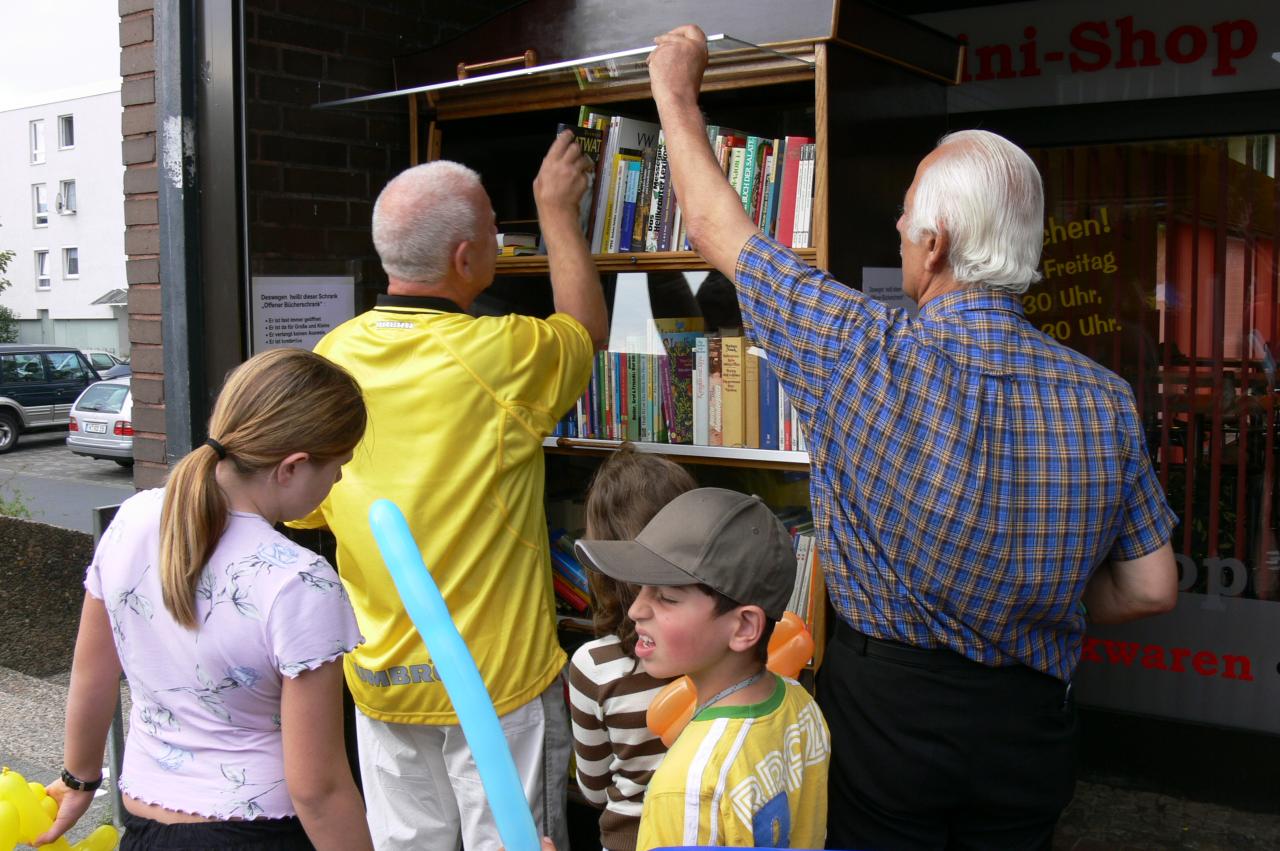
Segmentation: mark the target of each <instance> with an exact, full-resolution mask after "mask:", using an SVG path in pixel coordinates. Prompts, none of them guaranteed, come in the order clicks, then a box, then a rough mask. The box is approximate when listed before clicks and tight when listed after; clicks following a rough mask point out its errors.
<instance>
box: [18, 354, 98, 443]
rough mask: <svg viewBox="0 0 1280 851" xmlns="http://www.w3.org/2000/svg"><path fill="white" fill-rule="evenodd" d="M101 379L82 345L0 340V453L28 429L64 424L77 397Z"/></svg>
mask: <svg viewBox="0 0 1280 851" xmlns="http://www.w3.org/2000/svg"><path fill="white" fill-rule="evenodd" d="M98 380H99V376H98V373H97V371H96V370H94V368H93V365H92V364H90V363H89V359H88V358H86V357H85V356H84V354H83V353H82V352H80V351H79V350H78V349H72V348H69V347H67V346H44V345H35V344H32V345H28V344H24V343H0V453H3V452H8V451H9V450H10V449H13V447H14V446H15V445H16V444H17V442H18V435H20V434H22V433H23V432H24V431H42V430H48V429H56V428H62V427H64V426H66V425H67V423H68V422H69V421H70V415H71V405H72V403H73V402H75V400H76V397H78V396H79V395H80V392H81V391H82V390H84V389H85V387H87V386H89V385H90V384H92V383H93V382H95V381H98Z"/></svg>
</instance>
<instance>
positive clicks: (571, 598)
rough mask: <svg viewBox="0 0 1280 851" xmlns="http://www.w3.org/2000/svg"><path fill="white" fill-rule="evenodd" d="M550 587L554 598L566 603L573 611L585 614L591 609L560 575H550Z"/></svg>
mask: <svg viewBox="0 0 1280 851" xmlns="http://www.w3.org/2000/svg"><path fill="white" fill-rule="evenodd" d="M543 587H546V586H543ZM551 587H552V588H553V589H554V590H555V592H556V596H557V597H559V598H560V599H561V600H564V601H565V602H566V603H568V604H569V605H570V606H571V607H572V608H573V609H574V610H575V611H579V612H585V611H586V610H587V609H589V608H591V604H590V603H589V602H587V600H586V599H585V598H584V597H583V596H582V594H580V593H578V591H576V590H575V589H574V587H573V586H572V585H570V584H569V583H568V581H566V580H565V579H564V578H563V577H561V576H560V574H558V573H555V572H553V573H552V574H551Z"/></svg>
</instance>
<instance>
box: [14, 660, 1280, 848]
mask: <svg viewBox="0 0 1280 851" xmlns="http://www.w3.org/2000/svg"><path fill="white" fill-rule="evenodd" d="M68 679H69V674H65V673H64V674H60V675H57V676H53V677H48V678H45V679H37V678H35V677H30V676H27V675H26V674H21V673H18V672H17V671H11V670H9V669H7V668H0V764H2V765H7V766H9V767H10V768H13V769H14V770H16V771H19V772H21V773H22V775H23V776H24V777H26V778H27V779H28V780H37V781H39V782H41V783H45V784H48V783H52V782H53V780H54V779H56V778H57V776H58V772H59V771H60V770H61V768H62V718H63V712H64V709H65V706H66V700H67V682H68ZM122 697H123V699H124V700H125V708H124V717H125V718H126V719H127V718H128V715H129V713H128V689H127V687H125V688H122ZM110 818H111V813H110V804H109V803H108V799H107V797H106V795H104V794H101V793H100V794H99V796H98V798H97V800H96V801H94V804H93V807H92V808H90V810H89V812H88V813H87V814H86V815H85V817H84V818H82V819H81V820H80V823H79V824H78V825H77V826H76V828H75V829H74V830H73V831H72V833H71V835H70V836H69V837H68V838H69V841H72V842H75V841H77V840H79V839H82V838H83V837H84V836H86V835H88V834H89V832H90V831H92V829H93V828H95V827H97V826H98V825H99V824H102V823H104V822H106V821H109V820H110ZM1053 848H1054V851H1147V849H1151V851H1155V849H1162V850H1163V849H1188V851H1192V850H1193V849H1194V851H1248V849H1275V848H1280V812H1274V813H1256V812H1249V811H1246V810H1237V809H1233V808H1231V807H1225V806H1220V805H1217V804H1207V803H1202V802H1197V801H1190V800H1186V799H1183V798H1177V797H1172V796H1169V795H1162V794H1159V793H1156V792H1149V791H1141V790H1134V789H1126V788H1123V787H1120V786H1116V785H1110V784H1107V783H1104V782H1097V781H1096V780H1082V781H1081V782H1079V783H1077V784H1076V795H1075V800H1073V801H1072V802H1071V805H1070V806H1069V807H1067V809H1066V811H1065V812H1064V813H1063V815H1062V820H1061V821H1060V822H1059V823H1058V831H1057V834H1056V836H1055V837H1054V842H1053Z"/></svg>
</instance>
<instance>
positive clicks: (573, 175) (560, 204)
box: [533, 130, 593, 223]
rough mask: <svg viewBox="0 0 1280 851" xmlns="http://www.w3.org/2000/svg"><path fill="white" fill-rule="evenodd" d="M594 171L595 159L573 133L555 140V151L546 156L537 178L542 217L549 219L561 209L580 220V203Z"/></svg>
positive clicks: (535, 194) (535, 185) (536, 197)
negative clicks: (592, 160) (575, 139)
mask: <svg viewBox="0 0 1280 851" xmlns="http://www.w3.org/2000/svg"><path fill="white" fill-rule="evenodd" d="M592 171H593V167H592V164H591V161H590V160H589V159H587V158H586V157H585V156H584V155H583V153H582V148H580V147H578V145H577V143H576V142H575V141H574V137H573V132H572V131H570V130H565V131H564V132H562V133H560V134H558V135H557V136H556V140H555V141H554V142H552V143H551V150H549V151H547V155H546V156H545V157H543V158H542V167H541V168H540V169H538V176H537V177H536V178H534V180H533V197H534V200H535V201H536V202H537V204H538V215H539V217H543V218H545V217H546V215H547V214H548V213H550V212H552V211H561V212H564V213H567V214H569V215H570V216H572V218H573V221H574V222H575V223H576V222H577V220H578V204H579V202H580V201H581V199H582V195H583V193H584V192H586V191H587V183H588V181H589V176H590V174H591V173H592Z"/></svg>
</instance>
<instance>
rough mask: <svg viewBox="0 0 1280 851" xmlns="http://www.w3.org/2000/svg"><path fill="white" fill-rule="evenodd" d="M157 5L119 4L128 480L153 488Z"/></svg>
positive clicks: (159, 354) (158, 357)
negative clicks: (129, 373)
mask: <svg viewBox="0 0 1280 851" xmlns="http://www.w3.org/2000/svg"><path fill="white" fill-rule="evenodd" d="M153 8H154V0H120V75H121V76H122V77H123V78H124V81H123V84H122V86H121V89H120V102H121V106H122V107H123V108H124V111H123V113H122V117H121V134H122V136H123V137H124V142H123V148H122V152H121V153H122V157H123V161H124V165H125V173H124V222H125V236H124V250H125V254H126V255H127V256H128V262H127V264H126V266H125V269H126V275H127V279H128V283H129V343H130V348H131V351H132V357H131V360H130V362H131V364H132V366H133V430H134V438H133V456H134V461H135V463H134V468H133V481H134V484H135V485H136V486H137V487H138V488H150V487H157V486H159V485H160V484H162V483H163V481H164V477H165V474H166V473H167V472H168V470H167V468H166V466H165V463H164V447H165V444H164V430H165V427H164V355H163V351H162V347H161V338H160V225H159V218H158V212H157V203H156V198H157V195H156V191H157V183H156V104H155V100H156V79H155V78H156V53H155V42H154V37H153V28H152V9H153Z"/></svg>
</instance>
